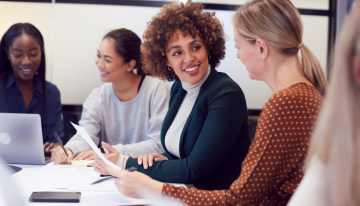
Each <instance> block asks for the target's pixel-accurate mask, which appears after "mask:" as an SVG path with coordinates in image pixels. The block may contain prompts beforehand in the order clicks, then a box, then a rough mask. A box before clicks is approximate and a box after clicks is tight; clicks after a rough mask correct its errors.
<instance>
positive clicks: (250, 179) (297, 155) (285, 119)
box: [163, 94, 318, 206]
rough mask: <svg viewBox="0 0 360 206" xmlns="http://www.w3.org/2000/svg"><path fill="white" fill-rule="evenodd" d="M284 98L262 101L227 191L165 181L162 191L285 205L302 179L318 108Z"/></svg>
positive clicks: (222, 200)
mask: <svg viewBox="0 0 360 206" xmlns="http://www.w3.org/2000/svg"><path fill="white" fill-rule="evenodd" d="M286 97H287V96H282V95H278V96H277V95H276V94H274V95H273V98H270V99H269V101H268V102H267V103H266V104H265V106H264V108H263V111H262V113H261V116H260V120H259V122H258V127H257V131H256V136H255V139H254V141H253V143H252V144H251V148H250V150H249V153H248V155H247V157H246V158H245V160H244V162H243V164H242V171H241V174H240V177H239V178H238V179H237V180H236V181H235V182H234V183H233V184H232V185H231V187H230V188H229V190H222V191H200V190H197V189H191V190H184V189H182V188H174V187H173V186H170V185H168V184H165V185H164V187H163V194H167V195H170V196H173V197H177V196H179V194H181V193H182V192H187V193H188V195H187V198H185V199H183V201H188V200H190V198H192V199H196V198H197V194H199V193H201V194H202V195H207V196H208V197H213V198H210V199H208V201H206V203H208V204H209V203H212V204H213V205H234V204H237V205H241V206H242V205H263V204H264V205H266V204H269V205H270V204H272V203H273V204H275V203H274V202H272V203H271V201H272V200H271V198H270V199H269V197H272V198H278V200H280V201H283V202H277V204H279V205H285V204H286V203H287V201H288V198H290V197H291V195H292V193H293V192H294V190H295V189H296V187H297V184H298V183H299V182H300V180H301V179H302V169H303V163H304V159H305V154H306V151H307V144H308V139H309V138H310V135H311V131H312V127H313V124H314V122H315V116H314V114H315V112H317V110H318V109H317V107H315V106H314V107H313V108H316V109H314V110H315V111H313V112H312V113H311V112H310V113H308V111H311V109H312V108H307V106H304V103H300V102H301V101H293V99H292V96H289V100H287V101H286V103H288V102H290V101H291V104H290V105H284V104H282V102H281V100H280V99H281V98H283V99H286ZM295 102H296V103H295ZM280 103H281V104H280ZM305 105H306V104H305ZM308 105H309V104H308ZM314 105H315V104H314ZM302 106H303V107H302ZM299 108H302V109H299ZM293 112H295V113H293ZM294 114H295V115H294ZM295 117H296V118H295ZM279 120H280V121H279ZM301 122H302V123H301ZM295 125H297V126H295ZM300 125H303V126H302V127H300ZM305 125H306V126H305ZM280 195H281V196H280ZM266 201H269V202H270V203H269V202H266ZM217 202H218V204H217ZM220 203H221V204H220ZM198 204H199V201H193V202H192V203H191V204H189V205H198Z"/></svg>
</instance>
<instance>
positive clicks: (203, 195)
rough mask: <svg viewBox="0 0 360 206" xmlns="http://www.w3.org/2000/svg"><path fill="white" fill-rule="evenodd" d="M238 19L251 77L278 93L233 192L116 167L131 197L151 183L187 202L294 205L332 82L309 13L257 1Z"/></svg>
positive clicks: (241, 53) (275, 0)
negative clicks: (305, 22)
mask: <svg viewBox="0 0 360 206" xmlns="http://www.w3.org/2000/svg"><path fill="white" fill-rule="evenodd" d="M233 21H234V37H235V39H234V40H235V44H236V47H237V58H239V59H240V60H241V62H242V63H243V64H244V65H245V66H246V68H247V70H248V72H249V76H250V78H252V79H256V80H261V81H264V82H265V83H266V84H267V85H268V86H269V87H270V88H271V90H272V91H273V92H274V94H273V95H272V96H271V97H270V98H269V100H268V101H267V102H266V103H265V106H264V108H263V109H262V112H261V114H260V119H259V121H258V124H257V128H256V134H255V138H254V141H253V142H252V144H251V146H250V149H249V153H248V155H247V156H246V158H245V160H244V162H243V163H242V170H241V174H240V176H239V177H238V178H237V180H235V181H234V182H233V183H232V184H231V186H230V187H228V188H227V189H226V190H215V191H205V190H199V189H197V188H192V189H186V188H184V187H175V186H173V185H170V184H167V183H161V182H158V181H156V180H152V179H151V178H149V177H148V176H146V175H143V174H141V173H138V172H127V171H120V170H117V169H115V168H112V167H108V168H107V170H108V172H109V173H110V174H111V175H113V176H115V177H116V179H115V185H116V186H117V188H118V189H119V191H120V192H121V193H123V194H124V195H127V196H131V197H138V196H139V194H141V193H139V192H141V190H140V188H143V187H145V188H148V189H151V190H152V191H153V192H156V193H157V194H159V195H160V194H164V195H166V197H169V196H170V200H171V199H173V200H175V199H177V200H180V201H182V202H184V203H185V204H186V205H239V206H244V205H277V206H282V205H286V204H287V203H288V201H289V199H290V198H291V196H292V194H293V193H294V191H295V189H296V188H297V186H298V184H299V183H300V181H301V179H302V177H303V168H304V162H305V158H306V153H307V149H308V144H309V140H310V137H311V134H312V130H313V128H314V126H315V122H316V118H317V115H318V111H319V109H320V107H321V103H322V95H321V94H322V93H324V92H325V91H326V87H327V81H326V79H325V76H324V72H323V71H322V68H321V66H320V64H319V62H318V60H317V59H316V57H315V56H314V55H313V54H312V52H311V51H310V50H309V49H308V48H307V47H306V46H305V45H304V43H303V42H302V31H303V28H302V23H301V17H300V14H299V12H298V10H297V9H296V8H295V6H294V5H293V4H292V3H291V2H290V1H289V0H253V1H251V2H249V3H247V4H245V5H244V6H242V7H240V8H239V9H238V10H237V12H236V14H235V16H234V18H233ZM299 52H300V53H301V57H302V58H301V60H300V59H299V57H298V53H299ZM219 121H224V119H219ZM219 146H221V145H219ZM209 160H210V161H213V160H214V159H211V158H209Z"/></svg>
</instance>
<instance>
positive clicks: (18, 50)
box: [13, 47, 39, 52]
mask: <svg viewBox="0 0 360 206" xmlns="http://www.w3.org/2000/svg"><path fill="white" fill-rule="evenodd" d="M37 49H39V48H37V47H34V48H32V49H30V50H29V51H33V50H37ZM13 50H14V51H17V52H23V50H21V49H16V48H13Z"/></svg>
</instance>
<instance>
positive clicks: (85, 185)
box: [54, 178, 118, 192]
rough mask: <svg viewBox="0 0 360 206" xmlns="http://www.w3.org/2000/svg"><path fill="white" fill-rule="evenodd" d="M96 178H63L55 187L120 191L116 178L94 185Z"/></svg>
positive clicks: (72, 189) (76, 189)
mask: <svg viewBox="0 0 360 206" xmlns="http://www.w3.org/2000/svg"><path fill="white" fill-rule="evenodd" d="M92 182H94V179H66V178H65V179H61V180H60V181H59V182H58V183H57V184H56V185H55V187H54V188H55V189H66V190H71V191H98V192H118V189H117V188H116V186H115V182H114V179H107V180H105V181H103V182H101V183H98V184H94V185H92V184H91V183H92Z"/></svg>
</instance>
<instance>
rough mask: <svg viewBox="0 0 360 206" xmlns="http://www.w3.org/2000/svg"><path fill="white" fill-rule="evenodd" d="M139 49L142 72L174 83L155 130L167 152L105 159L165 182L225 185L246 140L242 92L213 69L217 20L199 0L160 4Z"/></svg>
mask: <svg viewBox="0 0 360 206" xmlns="http://www.w3.org/2000/svg"><path fill="white" fill-rule="evenodd" d="M141 50H142V54H143V56H142V58H143V63H144V70H145V72H146V73H149V74H150V75H153V76H157V77H159V78H162V79H167V80H176V81H175V83H174V84H173V86H172V88H171V92H170V106H169V111H168V112H167V114H166V116H165V119H164V123H163V124H162V128H161V143H162V146H163V147H164V149H165V152H164V153H162V154H158V153H154V154H151V155H141V156H139V157H134V158H129V157H128V156H125V155H119V154H117V153H114V154H113V155H111V156H108V160H110V161H112V162H113V163H117V164H118V165H119V166H120V167H121V168H124V169H126V168H130V167H136V168H137V170H138V171H139V172H142V173H144V174H146V175H149V176H150V177H152V178H154V179H156V180H159V181H163V182H173V183H186V184H194V185H195V187H197V188H201V189H210V190H214V189H225V188H228V187H229V186H230V184H231V182H232V181H234V180H235V179H236V177H237V176H238V175H239V174H240V171H241V163H242V161H243V159H244V158H245V156H246V154H247V152H248V148H249V145H250V137H249V128H248V119H247V118H248V116H247V108H246V101H245V97H244V94H243V92H242V90H241V89H240V87H239V86H238V85H237V84H236V83H235V82H234V81H233V80H232V79H231V78H230V77H229V76H228V75H226V74H224V73H220V72H217V71H216V70H215V67H216V66H217V65H219V63H220V60H221V59H222V58H224V55H225V35H224V31H223V27H222V25H221V23H220V21H219V20H218V19H217V18H216V17H215V14H214V13H209V12H203V5H201V4H194V3H190V2H188V3H187V4H185V5H184V4H177V3H174V4H172V5H166V6H164V7H163V9H162V10H161V11H160V12H159V13H158V14H157V15H156V16H155V17H154V18H153V19H152V21H151V22H149V23H148V28H147V29H146V31H145V34H144V43H143V44H142V45H141ZM104 146H105V147H107V149H110V150H112V148H111V147H110V146H109V145H104ZM95 160H96V162H95V170H96V171H98V172H100V173H103V174H107V171H106V170H105V165H104V162H103V161H102V160H100V159H99V158H95ZM134 181H135V182H134V184H132V185H139V184H138V183H140V182H139V181H140V180H139V181H137V180H134Z"/></svg>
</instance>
